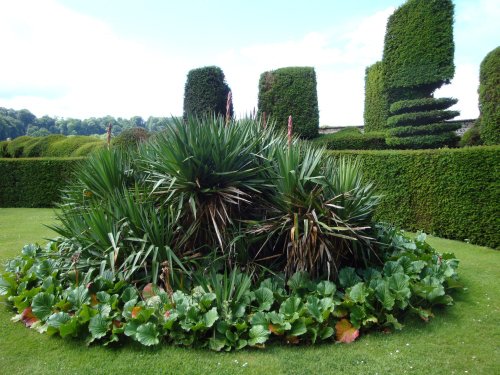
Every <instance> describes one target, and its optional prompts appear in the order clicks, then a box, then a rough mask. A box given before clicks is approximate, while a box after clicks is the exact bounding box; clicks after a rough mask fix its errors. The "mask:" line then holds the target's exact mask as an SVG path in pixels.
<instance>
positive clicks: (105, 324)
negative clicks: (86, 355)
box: [89, 314, 111, 339]
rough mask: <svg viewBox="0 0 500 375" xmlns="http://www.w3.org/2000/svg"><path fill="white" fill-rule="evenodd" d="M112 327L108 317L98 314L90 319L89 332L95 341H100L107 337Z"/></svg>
mask: <svg viewBox="0 0 500 375" xmlns="http://www.w3.org/2000/svg"><path fill="white" fill-rule="evenodd" d="M110 326H111V321H110V320H108V319H106V317H104V316H102V315H100V314H97V315H95V316H93V317H92V319H90V323H89V331H90V333H91V334H92V338H93V339H100V338H102V337H104V336H106V333H107V332H108V331H109V329H110Z"/></svg>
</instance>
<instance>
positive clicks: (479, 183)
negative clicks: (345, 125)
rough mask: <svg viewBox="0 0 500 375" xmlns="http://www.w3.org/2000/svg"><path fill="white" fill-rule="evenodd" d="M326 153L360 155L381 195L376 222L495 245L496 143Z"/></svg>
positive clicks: (499, 241) (499, 160) (498, 234)
mask: <svg viewBox="0 0 500 375" xmlns="http://www.w3.org/2000/svg"><path fill="white" fill-rule="evenodd" d="M331 153H332V155H336V156H338V155H351V156H359V157H360V159H361V162H362V165H363V172H364V175H365V177H366V178H367V179H368V180H371V181H373V182H374V183H375V184H376V186H377V188H378V190H379V192H380V193H381V194H382V195H383V198H382V202H381V204H380V206H379V207H378V209H377V211H376V218H377V219H378V220H383V221H387V222H391V223H394V224H396V225H398V226H401V227H402V228H405V229H408V230H419V229H422V230H424V231H426V232H428V233H433V234H435V235H437V236H442V237H445V238H451V239H457V240H460V241H466V240H469V241H470V242H472V243H475V244H479V245H484V246H489V247H492V248H499V247H500V221H499V220H498V218H499V217H500V212H499V211H500V208H499V207H500V206H499V205H498V202H500V188H499V181H500V169H499V168H498V166H499V165H500V147H499V146H483V147H468V148H462V149H440V150H419V151H394V150H393V151H354V152H353V151H351V152H349V151H331Z"/></svg>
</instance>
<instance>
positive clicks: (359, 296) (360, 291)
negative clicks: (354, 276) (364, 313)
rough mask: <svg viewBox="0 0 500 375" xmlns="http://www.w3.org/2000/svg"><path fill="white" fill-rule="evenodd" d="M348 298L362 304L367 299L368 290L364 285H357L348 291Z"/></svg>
mask: <svg viewBox="0 0 500 375" xmlns="http://www.w3.org/2000/svg"><path fill="white" fill-rule="evenodd" d="M348 296H349V298H350V299H351V300H352V301H354V302H356V303H364V302H365V301H366V297H368V289H367V288H366V285H365V283H363V282H361V283H357V284H356V285H354V286H353V287H352V288H350V289H349V291H348Z"/></svg>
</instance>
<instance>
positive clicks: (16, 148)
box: [6, 135, 33, 158]
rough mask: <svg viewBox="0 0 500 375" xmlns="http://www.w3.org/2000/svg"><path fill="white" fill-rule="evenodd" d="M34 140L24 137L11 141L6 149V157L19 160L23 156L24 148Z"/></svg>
mask: <svg viewBox="0 0 500 375" xmlns="http://www.w3.org/2000/svg"><path fill="white" fill-rule="evenodd" d="M32 139H33V138H31V137H28V136H26V135H23V136H21V137H17V138H14V139H13V140H12V141H9V142H8V144H7V147H6V154H7V155H6V156H7V157H10V158H19V157H21V156H22V154H23V151H24V146H25V145H26V144H27V143H28V142H29V141H31V140H32Z"/></svg>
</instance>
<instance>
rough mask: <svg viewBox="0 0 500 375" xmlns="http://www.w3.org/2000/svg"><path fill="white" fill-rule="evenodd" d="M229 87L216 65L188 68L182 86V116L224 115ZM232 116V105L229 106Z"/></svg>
mask: <svg viewBox="0 0 500 375" xmlns="http://www.w3.org/2000/svg"><path fill="white" fill-rule="evenodd" d="M229 91H231V89H230V88H229V86H228V85H227V83H226V78H225V76H224V72H223V71H222V69H221V68H219V67H218V66H205V67H203V68H197V69H193V70H190V71H189V73H188V75H187V80H186V85H185V87H184V118H185V119H186V118H187V116H206V115H222V116H225V115H226V105H227V95H228V94H229ZM230 112H231V116H233V106H232V105H231V108H230Z"/></svg>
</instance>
